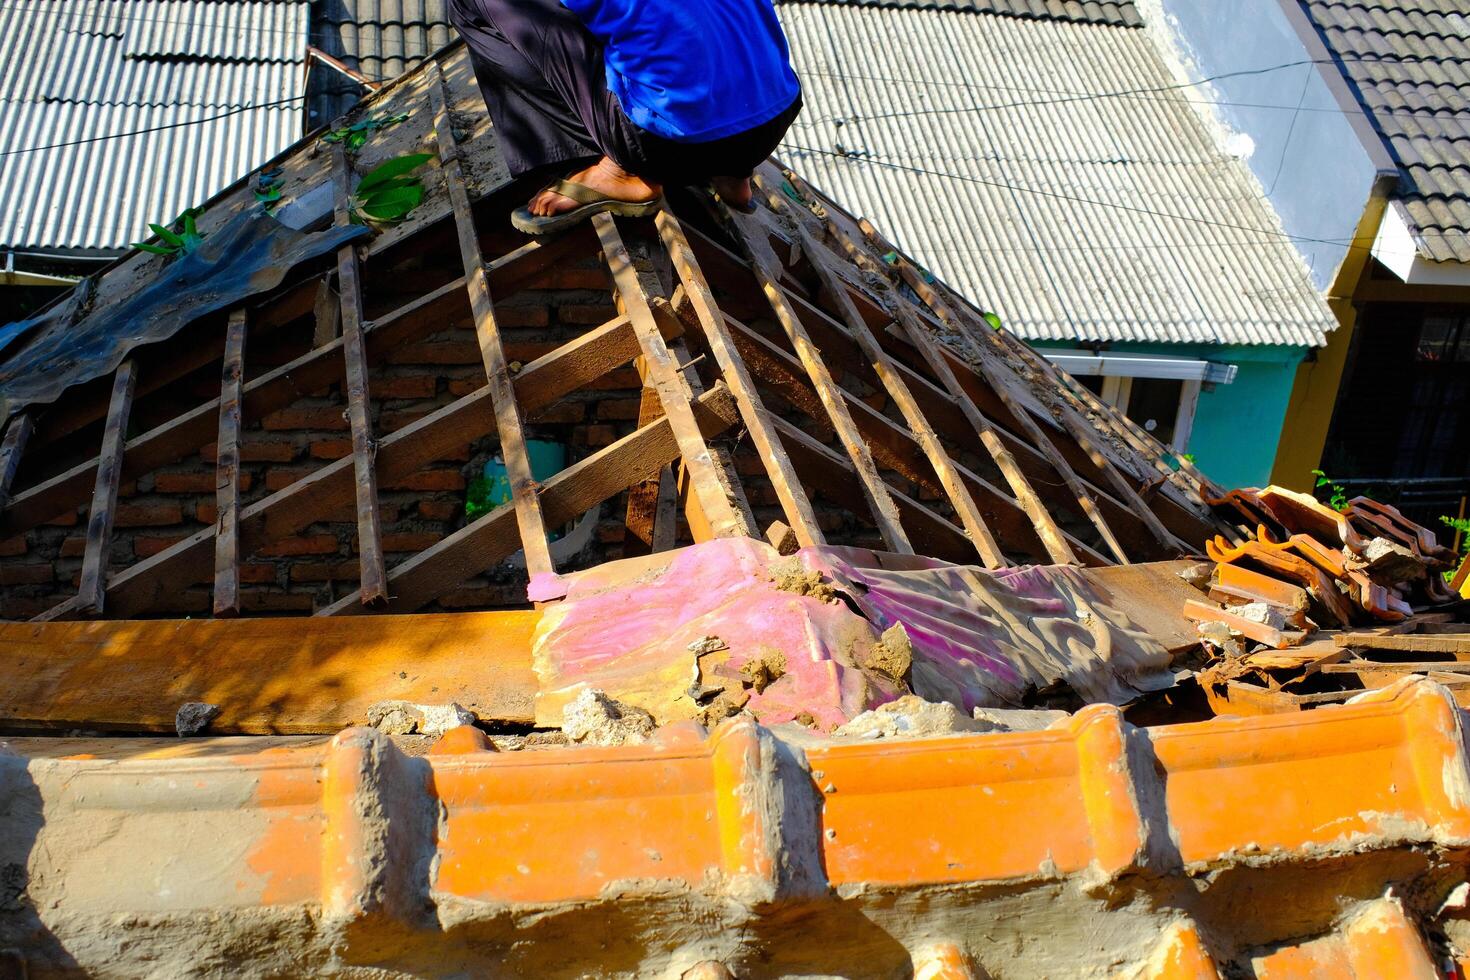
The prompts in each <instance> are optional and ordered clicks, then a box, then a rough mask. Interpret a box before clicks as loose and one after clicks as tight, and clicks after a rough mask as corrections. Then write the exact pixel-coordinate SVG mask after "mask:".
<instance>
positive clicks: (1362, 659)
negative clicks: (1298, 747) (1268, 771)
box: [1184, 486, 1470, 714]
mask: <svg viewBox="0 0 1470 980" xmlns="http://www.w3.org/2000/svg"><path fill="white" fill-rule="evenodd" d="M1211 503H1212V504H1213V505H1214V506H1215V507H1217V508H1221V509H1223V510H1227V511H1229V512H1231V513H1232V514H1233V515H1236V516H1238V517H1239V518H1240V519H1242V521H1243V523H1244V524H1245V525H1246V526H1254V528H1255V534H1254V537H1249V536H1247V537H1246V538H1245V539H1244V540H1230V539H1228V538H1226V537H1225V536H1223V535H1217V536H1215V538H1214V539H1212V540H1210V541H1207V542H1206V545H1205V550H1206V552H1207V553H1208V555H1209V557H1210V559H1211V560H1212V561H1213V562H1214V567H1213V569H1212V570H1211V571H1210V574H1209V576H1208V579H1207V580H1206V581H1204V582H1200V583H1196V584H1198V585H1199V586H1200V588H1201V589H1202V590H1203V591H1205V592H1207V593H1208V596H1209V599H1210V600H1212V601H1205V600H1203V599H1191V600H1190V601H1188V602H1187V603H1185V608H1184V615H1185V616H1186V617H1187V618H1189V619H1190V620H1192V621H1194V622H1195V624H1196V627H1197V629H1198V630H1199V634H1200V639H1201V641H1202V643H1203V644H1204V647H1205V650H1206V653H1207V655H1208V657H1209V660H1208V662H1207V664H1206V666H1205V669H1204V670H1203V671H1202V672H1201V674H1200V676H1199V682H1200V685H1201V686H1202V688H1203V689H1204V692H1205V695H1206V697H1207V698H1208V699H1209V701H1210V705H1211V707H1212V708H1213V709H1214V711H1215V712H1216V713H1219V714H1242V713H1249V714H1254V713H1270V712H1276V711H1296V710H1301V709H1303V708H1310V707H1315V706H1317V705H1319V704H1330V703H1337V702H1341V701H1345V700H1348V699H1349V698H1351V697H1353V696H1354V695H1356V694H1358V693H1361V692H1362V691H1364V690H1369V689H1373V688H1378V687H1383V686H1385V685H1387V684H1388V683H1391V682H1392V681H1394V680H1396V679H1399V678H1401V677H1403V676H1405V674H1406V673H1425V674H1428V675H1430V676H1431V677H1434V679H1436V680H1440V681H1441V682H1443V683H1446V684H1447V685H1448V686H1450V687H1452V688H1458V687H1459V686H1461V685H1462V684H1463V683H1464V682H1465V681H1467V680H1470V674H1463V675H1462V674H1459V673H1458V671H1460V670H1464V669H1467V668H1466V667H1462V666H1459V660H1458V659H1457V656H1456V655H1457V654H1458V653H1464V654H1466V659H1467V660H1470V633H1465V632H1462V631H1463V630H1464V627H1459V626H1454V625H1452V624H1450V622H1449V621H1450V619H1451V618H1452V617H1451V615H1450V614H1449V613H1448V612H1436V611H1434V610H1435V608H1436V607H1441V608H1442V607H1445V606H1447V604H1449V603H1454V602H1457V601H1459V600H1460V597H1459V596H1458V595H1457V594H1456V593H1455V592H1454V591H1453V590H1452V589H1451V587H1450V586H1449V585H1448V584H1447V583H1446V581H1445V573H1446V572H1447V571H1450V570H1452V569H1453V567H1454V560H1455V557H1456V556H1455V554H1454V552H1453V551H1451V550H1450V549H1448V548H1445V547H1443V546H1441V545H1440V544H1439V542H1438V541H1437V540H1436V539H1435V536H1434V533H1433V532H1432V531H1430V530H1429V529H1427V528H1425V527H1422V526H1420V525H1419V524H1416V523H1414V522H1413V521H1411V520H1409V519H1408V518H1406V517H1404V516H1403V515H1402V514H1401V513H1399V512H1398V511H1397V510H1396V509H1395V508H1393V507H1390V506H1388V505H1386V504H1381V503H1378V502H1377V501H1374V500H1370V499H1368V498H1366V497H1357V498H1355V499H1353V500H1351V501H1349V502H1348V504H1347V506H1346V507H1345V508H1344V509H1343V510H1342V511H1337V510H1334V509H1333V508H1331V507H1328V506H1327V505H1325V504H1323V503H1321V502H1319V501H1317V500H1316V499H1315V498H1313V497H1311V496H1309V495H1307V494H1302V493H1296V492H1293V491H1291V490H1285V489H1282V488H1281V487H1274V486H1272V487H1267V488H1265V489H1264V490H1256V489H1245V490H1232V491H1230V492H1229V493H1228V494H1225V495H1224V496H1223V497H1220V498H1218V499H1215V500H1212V501H1211ZM1389 650H1393V651H1398V652H1400V653H1404V652H1418V653H1420V654H1423V655H1424V656H1420V657H1418V658H1413V657H1410V658H1409V659H1408V660H1405V658H1404V657H1403V656H1385V655H1384V651H1389ZM1431 655H1432V656H1431ZM1448 674H1453V675H1454V676H1453V677H1448V676H1447V675H1448ZM1466 695H1467V696H1470V689H1467V690H1466Z"/></svg>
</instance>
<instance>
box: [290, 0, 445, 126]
mask: <svg viewBox="0 0 1470 980" xmlns="http://www.w3.org/2000/svg"><path fill="white" fill-rule="evenodd" d="M447 7H448V4H447V0H315V2H313V3H312V11H311V36H312V43H313V44H315V45H316V46H317V47H318V48H321V49H322V50H323V51H325V52H326V53H327V54H329V55H332V56H333V57H335V58H339V59H341V61H342V62H343V63H345V64H346V65H347V66H348V67H350V68H353V69H355V70H357V71H359V72H362V74H364V75H366V76H367V77H368V78H370V79H373V80H374V81H387V80H389V79H392V78H396V77H397V76H399V75H401V74H403V73H404V72H406V71H408V70H409V69H411V68H412V67H413V66H414V65H417V64H418V63H419V62H421V61H423V60H424V59H425V58H427V57H428V56H429V55H431V54H433V53H434V52H435V51H437V50H439V49H440V48H442V47H443V46H444V45H446V44H448V43H449V42H450V41H452V40H454V39H455V38H456V37H457V36H458V35H457V34H456V33H455V32H454V28H453V27H451V26H450V25H449V13H448V10H447ZM363 94H364V92H363V89H362V86H360V85H358V84H356V83H354V82H353V81H351V80H350V79H347V78H345V77H343V76H342V75H340V74H336V73H333V72H325V71H316V70H315V69H314V70H313V77H312V86H311V92H310V95H311V112H312V121H313V123H314V124H319V123H325V122H327V121H329V120H331V119H335V118H336V117H338V116H340V115H341V114H342V113H344V112H346V111H347V110H348V109H350V108H352V106H353V105H355V104H356V103H357V101H358V100H359V99H360V98H361V97H362V96H363Z"/></svg>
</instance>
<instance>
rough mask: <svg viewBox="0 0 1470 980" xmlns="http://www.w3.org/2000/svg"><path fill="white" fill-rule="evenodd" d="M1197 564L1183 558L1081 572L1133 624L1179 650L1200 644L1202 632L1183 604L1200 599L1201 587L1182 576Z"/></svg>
mask: <svg viewBox="0 0 1470 980" xmlns="http://www.w3.org/2000/svg"><path fill="white" fill-rule="evenodd" d="M1195 564H1196V563H1195V562H1193V561H1191V560H1188V559H1184V560H1178V559H1176V560H1174V561H1150V562H1139V563H1137V564H1134V565H1109V566H1108V567H1106V568H1084V569H1082V571H1081V572H1079V573H1078V574H1080V575H1081V576H1082V578H1083V579H1085V580H1086V581H1087V582H1088V584H1090V585H1092V586H1093V587H1094V588H1096V589H1098V590H1100V591H1101V592H1102V594H1103V599H1104V601H1105V602H1107V604H1108V605H1110V606H1112V607H1113V608H1114V609H1118V610H1121V611H1122V612H1124V613H1125V614H1127V616H1128V618H1129V619H1130V620H1132V621H1133V625H1134V626H1135V627H1136V628H1138V629H1140V630H1142V631H1143V632H1145V633H1147V634H1148V635H1149V636H1151V637H1153V638H1154V639H1155V640H1158V641H1159V642H1160V643H1161V644H1163V645H1164V649H1166V650H1168V651H1170V652H1171V653H1178V652H1180V651H1183V650H1189V649H1192V648H1194V647H1197V646H1199V631H1198V630H1197V629H1195V627H1194V623H1193V622H1192V621H1191V620H1189V619H1187V618H1186V617H1185V615H1184V604H1185V603H1186V602H1189V601H1190V600H1191V599H1198V598H1199V590H1198V589H1196V588H1195V587H1194V586H1192V585H1190V584H1189V583H1188V582H1186V581H1184V579H1182V578H1180V577H1179V573H1180V572H1183V571H1185V570H1186V569H1188V568H1190V567H1192V566H1193V565H1195Z"/></svg>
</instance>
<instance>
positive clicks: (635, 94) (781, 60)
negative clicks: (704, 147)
mask: <svg viewBox="0 0 1470 980" xmlns="http://www.w3.org/2000/svg"><path fill="white" fill-rule="evenodd" d="M562 5H563V6H565V7H566V8H567V9H568V10H570V11H571V12H572V13H574V14H576V15H577V18H578V19H579V20H581V21H582V23H583V24H585V25H587V29H588V30H589V31H591V32H592V35H593V36H594V37H596V38H597V39H598V40H599V41H601V42H602V44H603V48H604V52H605V53H604V57H605V60H606V66H607V85H608V88H609V89H610V90H611V91H612V93H613V94H614V95H616V96H617V98H618V102H619V103H620V104H621V105H622V107H623V112H624V113H626V114H627V116H628V118H629V119H630V120H632V122H633V124H634V125H636V126H637V127H638V128H640V129H644V130H647V131H649V132H651V133H654V134H655V135H658V136H662V137H664V138H665V139H670V140H678V141H679V142H683V143H707V142H709V141H710V140H717V139H721V138H723V137H725V136H733V135H734V134H736V133H741V132H744V131H745V130H747V129H752V128H754V127H756V126H759V125H760V124H761V123H764V122H768V121H770V120H771V119H773V118H775V117H776V116H777V115H779V114H780V113H781V111H782V110H784V109H785V108H786V107H787V106H789V105H791V103H792V102H794V101H795V100H796V96H797V95H798V94H799V92H800V86H799V84H798V83H797V81H796V73H795V72H794V71H792V70H791V63H790V51H789V49H788V48H787V46H786V35H785V34H783V33H782V31H781V24H780V22H779V21H777V20H776V11H775V8H774V7H773V6H772V5H771V0H562Z"/></svg>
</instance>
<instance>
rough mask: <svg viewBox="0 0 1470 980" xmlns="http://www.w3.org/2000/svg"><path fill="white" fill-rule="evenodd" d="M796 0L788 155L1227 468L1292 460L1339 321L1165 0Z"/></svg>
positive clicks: (1243, 473) (1261, 477)
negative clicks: (1139, 0) (1302, 367)
mask: <svg viewBox="0 0 1470 980" xmlns="http://www.w3.org/2000/svg"><path fill="white" fill-rule="evenodd" d="M778 9H779V10H780V14H781V18H782V21H783V23H784V24H785V25H786V29H787V32H788V34H789V35H790V38H791V45H792V51H793V58H794V60H795V62H796V67H797V70H798V72H799V73H800V74H801V76H802V79H803V83H804V86H805V91H806V110H805V112H803V114H802V115H801V117H800V118H799V119H798V120H797V122H796V125H795V126H794V127H793V129H792V131H791V133H790V134H789V135H788V137H787V143H786V145H785V146H784V147H783V148H782V150H781V155H782V157H783V159H785V160H786V161H788V162H789V163H791V165H792V166H793V167H795V168H796V169H797V170H800V171H802V172H803V173H805V174H807V175H808V177H809V178H810V179H811V180H812V181H814V182H815V183H816V184H818V185H819V186H821V187H822V188H823V189H824V190H826V191H827V192H828V193H830V194H831V195H832V196H833V197H834V198H835V199H836V200H838V201H841V202H843V203H844V204H845V205H846V206H847V207H849V208H850V209H851V210H853V211H855V212H858V213H862V214H865V215H867V216H869V217H871V218H872V220H873V221H874V222H875V223H876V224H878V225H880V226H883V227H886V228H888V229H890V231H891V232H892V233H893V234H894V235H895V236H896V242H897V244H899V245H901V246H902V247H904V248H905V249H906V250H908V251H909V252H910V253H912V254H914V255H915V256H917V257H919V258H920V259H921V260H923V261H924V262H926V263H928V265H929V266H930V268H931V269H932V270H933V271H934V273H935V274H936V275H937V276H939V277H940V278H942V279H945V280H946V281H948V282H950V283H952V284H953V285H955V286H956V287H957V288H959V289H961V290H962V291H963V292H964V293H965V294H966V295H968V296H969V297H970V298H971V299H972V300H973V301H974V302H975V303H976V304H977V305H979V306H981V307H982V308H984V309H987V310H990V311H993V312H994V313H996V314H997V315H998V316H999V317H1000V319H1001V321H1002V322H1003V323H1004V325H1005V326H1006V328H1008V329H1010V330H1012V331H1014V332H1016V333H1017V334H1019V335H1020V336H1022V337H1024V338H1026V339H1027V340H1028V341H1030V342H1032V343H1033V344H1034V345H1036V346H1037V347H1039V348H1042V349H1043V351H1044V352H1045V353H1046V354H1047V356H1048V357H1051V358H1052V359H1053V360H1055V361H1057V362H1058V363H1061V364H1062V365H1064V366H1065V367H1066V368H1067V369H1068V370H1070V371H1071V372H1072V373H1073V374H1074V375H1077V376H1078V377H1079V378H1080V379H1081V380H1083V381H1084V382H1085V383H1088V384H1089V385H1090V386H1092V387H1094V388H1095V389H1096V390H1098V391H1099V392H1100V393H1101V394H1102V395H1103V396H1104V397H1105V398H1107V399H1108V400H1109V401H1112V402H1113V403H1114V404H1117V405H1119V406H1121V407H1123V408H1124V409H1126V411H1127V412H1128V414H1129V415H1131V416H1132V417H1134V418H1135V419H1136V420H1138V421H1140V422H1141V423H1143V424H1144V425H1145V426H1146V427H1148V428H1150V429H1151V430H1152V431H1153V433H1154V434H1155V435H1156V436H1158V437H1160V439H1161V440H1162V441H1164V442H1165V443H1167V444H1171V445H1172V446H1174V447H1175V448H1176V449H1177V450H1178V451H1179V452H1188V453H1190V454H1192V455H1193V456H1194V457H1195V458H1196V460H1197V461H1198V463H1199V465H1200V466H1201V467H1202V468H1203V469H1204V470H1205V472H1207V473H1209V474H1210V476H1211V477H1213V478H1214V479H1216V480H1219V481H1220V482H1221V483H1224V484H1226V485H1230V486H1238V485H1263V484H1264V483H1266V482H1267V481H1268V480H1269V479H1270V476H1271V472H1272V466H1273V462H1274V459H1275V455H1276V442H1277V434H1278V433H1279V432H1280V431H1281V428H1282V424H1283V420H1284V418H1285V416H1286V409H1287V403H1288V400H1289V397H1290V394H1291V390H1292V384H1293V380H1294V378H1295V376H1296V373H1297V369H1298V365H1299V364H1300V363H1301V362H1302V361H1303V360H1304V359H1307V358H1309V357H1311V356H1312V355H1313V352H1314V351H1316V350H1317V349H1318V348H1320V347H1322V346H1323V345H1324V343H1325V342H1326V337H1327V334H1328V333H1329V332H1330V331H1331V330H1332V329H1333V328H1334V327H1335V326H1336V323H1335V321H1334V319H1333V317H1332V314H1331V312H1330V311H1329V310H1328V308H1327V307H1326V305H1325V304H1324V303H1323V302H1322V300H1321V298H1320V297H1319V296H1318V294H1317V291H1316V290H1315V289H1314V288H1313V285H1312V283H1311V280H1310V278H1309V276H1308V270H1307V268H1306V266H1305V264H1304V262H1303V260H1302V257H1301V255H1300V254H1299V253H1298V252H1297V251H1296V249H1295V248H1293V246H1292V243H1291V242H1290V240H1289V239H1287V238H1286V237H1285V235H1284V234H1283V232H1282V228H1281V224H1280V222H1279V220H1278V219H1277V217H1276V215H1275V214H1274V213H1273V212H1272V209H1271V206H1270V204H1269V203H1268V202H1267V200H1266V198H1265V196H1264V195H1263V193H1262V190H1261V185H1260V183H1259V182H1258V181H1257V180H1256V179H1255V178H1254V177H1253V176H1252V175H1251V174H1250V172H1249V170H1248V169H1247V168H1246V167H1245V166H1244V165H1243V164H1242V163H1241V162H1240V161H1239V160H1238V159H1235V158H1234V157H1233V156H1231V155H1230V154H1229V153H1228V152H1227V151H1226V149H1225V146H1224V140H1223V136H1224V134H1223V132H1222V131H1220V130H1219V127H1218V126H1215V125H1213V124H1212V123H1211V122H1210V120H1209V119H1208V118H1207V116H1206V115H1205V114H1202V113H1201V112H1200V107H1199V106H1197V105H1194V104H1192V103H1193V101H1194V100H1195V97H1194V96H1193V95H1192V93H1191V92H1189V91H1187V90H1186V91H1178V90H1176V88H1175V86H1176V85H1177V84H1178V82H1179V80H1180V79H1179V77H1178V75H1177V74H1176V72H1175V69H1174V67H1173V64H1172V62H1171V49H1170V47H1169V45H1168V44H1167V43H1166V42H1165V41H1164V40H1163V39H1161V38H1160V37H1159V36H1158V32H1157V30H1156V29H1155V28H1154V26H1153V25H1152V24H1151V23H1149V24H1148V26H1147V27H1145V26H1144V25H1145V23H1146V22H1147V21H1149V18H1147V17H1144V16H1141V14H1140V11H1139V10H1138V9H1137V8H1136V7H1135V6H1134V5H1133V4H1132V3H1117V4H1097V3H1086V4H1082V3H1066V4H1062V3H1048V4H1044V5H1043V4H1039V3H1025V2H1023V0H989V2H985V3H980V2H960V0H952V2H932V3H925V4H906V5H902V6H896V5H892V4H877V3H866V2H861V0H848V2H837V3H830V2H829V3H793V2H788V3H785V4H783V5H782V6H780V7H779V8H778ZM1247 50H1248V49H1247Z"/></svg>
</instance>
